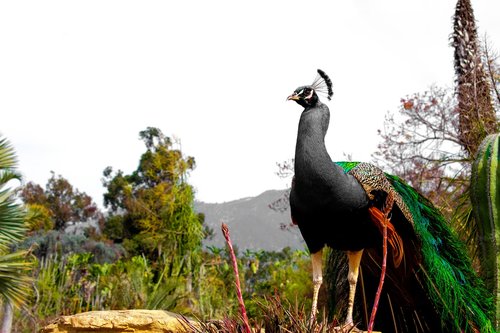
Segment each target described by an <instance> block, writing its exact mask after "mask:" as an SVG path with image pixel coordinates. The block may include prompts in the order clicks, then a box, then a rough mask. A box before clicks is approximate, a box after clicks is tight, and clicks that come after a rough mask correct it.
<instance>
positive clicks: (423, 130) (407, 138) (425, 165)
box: [373, 86, 470, 215]
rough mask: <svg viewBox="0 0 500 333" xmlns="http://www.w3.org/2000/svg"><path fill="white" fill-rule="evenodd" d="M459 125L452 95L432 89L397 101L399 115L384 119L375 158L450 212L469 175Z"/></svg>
mask: <svg viewBox="0 0 500 333" xmlns="http://www.w3.org/2000/svg"><path fill="white" fill-rule="evenodd" d="M458 123H459V116H458V112H457V109H456V107H455V100H454V97H453V93H452V92H451V91H450V90H446V89H442V88H438V87H436V86H432V87H430V89H429V90H428V91H426V92H425V93H423V94H419V93H417V94H413V95H411V96H408V97H406V98H403V99H401V105H400V108H399V111H398V112H397V113H396V114H394V113H388V114H387V115H386V117H385V122H384V128H383V130H379V131H378V134H379V136H380V137H381V139H382V141H381V143H380V144H379V145H378V151H376V152H375V153H374V154H373V157H374V159H375V160H376V162H377V164H381V167H382V168H383V169H385V170H386V171H388V172H391V173H393V174H395V175H397V176H399V177H401V178H403V179H404V180H405V181H407V182H408V183H409V184H410V185H411V186H413V187H414V188H415V189H417V190H418V191H419V192H421V193H422V194H424V195H425V196H426V197H428V198H429V199H430V200H431V201H433V202H434V203H435V204H437V205H438V206H439V207H441V209H442V210H443V211H446V210H448V213H451V211H452V209H451V207H449V204H450V202H451V201H450V199H451V198H456V197H458V196H459V195H460V194H462V193H463V191H464V184H466V182H467V179H468V176H469V173H470V165H469V162H470V161H469V158H468V156H467V155H466V152H465V150H463V149H462V143H461V140H460V138H459V132H458ZM465 187H466V186H465ZM448 215H449V214H448Z"/></svg>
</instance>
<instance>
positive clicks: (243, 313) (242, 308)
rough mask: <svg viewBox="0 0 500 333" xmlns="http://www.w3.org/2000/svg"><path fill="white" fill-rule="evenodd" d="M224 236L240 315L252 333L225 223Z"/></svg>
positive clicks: (247, 331)
mask: <svg viewBox="0 0 500 333" xmlns="http://www.w3.org/2000/svg"><path fill="white" fill-rule="evenodd" d="M221 229H222V234H223V235H224V238H225V239H226V243H227V246H228V248H229V255H230V257H231V263H232V265H233V271H234V275H235V285H236V296H237V297H238V302H239V304H240V313H241V317H242V318H243V324H244V327H245V330H246V333H252V330H251V329H250V324H249V323H248V317H247V310H246V308H245V303H244V302H243V296H242V294H241V286H240V275H239V273H238V263H237V262H236V255H235V254H234V249H233V244H232V243H231V238H230V237H229V228H228V227H227V225H226V224H225V223H222V227H221Z"/></svg>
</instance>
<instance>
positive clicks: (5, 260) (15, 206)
mask: <svg viewBox="0 0 500 333" xmlns="http://www.w3.org/2000/svg"><path fill="white" fill-rule="evenodd" d="M16 164H17V161H16V157H15V153H14V149H13V148H12V146H10V144H9V143H8V142H7V141H6V140H5V139H3V138H2V139H0V300H1V301H2V302H3V308H4V320H3V326H2V332H10V327H11V324H12V314H13V306H14V305H16V306H19V305H21V304H23V303H24V302H25V301H26V298H27V295H28V293H29V290H30V279H29V278H28V275H27V273H28V272H29V269H30V267H31V262H30V260H29V259H28V258H27V254H28V253H27V251H16V252H13V253H12V252H11V251H10V246H11V245H12V244H13V243H15V242H19V241H20V240H21V239H22V238H23V237H24V234H25V232H26V229H25V227H24V218H25V211H24V209H23V207H22V206H21V205H20V204H19V203H18V202H17V201H16V196H15V191H13V190H11V189H10V188H8V187H7V186H9V185H10V184H12V183H11V181H16V180H20V179H21V176H20V175H19V173H17V171H16Z"/></svg>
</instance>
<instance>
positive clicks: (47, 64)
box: [0, 0, 500, 206]
mask: <svg viewBox="0 0 500 333" xmlns="http://www.w3.org/2000/svg"><path fill="white" fill-rule="evenodd" d="M455 4H456V2H455V1H451V0H441V1H435V0H419V1H407V0H387V1H384V0H380V1H370V0H351V1H334V0H330V1H295V0H288V1H279V0H276V1H262V0H253V1H229V0H228V1H219V0H211V1H196V0H193V1H166V0H165V1H126V0H116V1H103V0H99V1H92V0H91V1H69V0H63V1H39V0H38V1H2V2H0V114H1V115H2V117H1V119H2V121H1V123H0V135H1V136H3V137H5V138H7V139H8V140H9V141H10V142H11V144H12V145H13V147H14V148H15V150H16V152H17V156H18V166H19V171H20V172H21V173H22V175H23V177H24V181H25V182H28V181H33V182H35V183H38V184H40V185H42V186H44V185H45V184H46V182H47V180H48V179H49V177H50V176H51V173H50V172H51V171H54V172H55V173H56V174H57V175H62V176H63V177H64V178H66V179H68V180H69V181H70V183H71V184H72V185H73V186H74V187H76V188H78V190H80V191H81V192H86V193H87V194H89V195H91V196H92V197H93V199H94V201H95V202H96V203H97V204H99V205H100V206H102V194H103V193H104V190H105V189H104V188H103V186H102V184H101V178H102V172H103V170H104V169H105V168H106V167H108V166H111V167H112V168H113V169H114V170H123V171H124V172H125V173H130V172H132V171H133V170H135V169H136V168H137V165H138V162H139V158H140V156H141V154H142V153H143V152H144V151H145V146H144V144H143V142H142V141H140V140H139V132H140V131H141V130H144V129H146V128H147V127H148V126H152V127H158V128H160V129H161V130H162V132H163V133H164V134H165V135H166V136H169V137H174V138H176V139H177V140H178V141H179V142H180V145H181V149H182V151H183V152H184V153H185V154H186V155H189V156H193V157H194V158H195V160H196V168H195V170H193V171H192V172H191V174H190V177H189V179H188V181H189V183H190V184H192V185H193V186H194V188H195V190H196V199H197V200H200V201H205V202H224V201H230V200H234V199H239V198H243V197H248V196H255V195H258V194H260V193H261V192H263V191H265V190H268V189H280V188H285V187H287V186H288V183H289V180H284V179H280V178H279V177H278V176H276V171H277V166H276V163H277V162H282V161H285V160H288V159H290V158H292V157H293V154H294V150H295V140H296V134H297V125H298V120H299V117H300V112H301V107H300V106H299V105H297V104H296V103H293V102H286V97H287V96H288V95H290V94H291V93H292V92H293V90H294V89H295V88H297V87H298V86H301V85H306V84H310V83H312V81H313V80H314V78H315V76H316V69H317V68H321V69H323V70H324V71H325V72H326V73H327V74H328V75H329V76H330V77H331V79H332V81H333V90H334V96H333V99H332V101H331V102H328V103H327V104H328V106H329V107H330V111H331V122H330V129H329V132H328V135H327V137H326V145H327V148H328V151H329V152H330V155H331V157H332V159H334V160H343V159H345V155H346V154H348V155H350V156H352V158H353V159H354V160H361V161H370V160H371V154H372V153H373V152H374V151H375V150H376V147H377V144H378V142H379V141H380V140H379V138H378V136H377V130H378V129H381V128H382V126H383V120H384V115H385V114H386V112H388V111H392V112H394V111H397V109H398V105H399V101H400V99H401V98H402V97H405V96H407V95H411V94H413V93H417V92H424V91H425V90H427V89H428V88H429V86H430V85H432V84H435V85H438V86H442V87H453V81H454V72H453V49H452V48H451V47H450V46H449V36H450V33H451V28H452V15H453V13H454V7H455ZM472 5H473V8H474V11H475V12H474V13H475V17H476V20H477V25H478V29H479V30H478V32H479V35H480V36H484V35H485V34H486V35H487V36H488V39H489V41H490V44H491V45H492V47H493V49H495V50H499V51H500V23H499V21H498V13H500V1H491V0H478V1H472Z"/></svg>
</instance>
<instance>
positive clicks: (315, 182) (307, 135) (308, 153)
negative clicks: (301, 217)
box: [295, 102, 343, 187]
mask: <svg viewBox="0 0 500 333" xmlns="http://www.w3.org/2000/svg"><path fill="white" fill-rule="evenodd" d="M329 122H330V111H329V110H328V107H327V106H326V105H325V104H322V103H321V102H319V103H317V104H316V105H315V106H314V107H309V108H305V109H304V111H303V112H302V115H301V117H300V122H299V130H298V135H297V145H296V147H295V178H296V182H299V184H300V183H302V185H303V186H316V187H318V186H322V185H324V184H328V185H330V184H331V181H334V178H335V175H336V174H338V173H343V170H342V169H341V168H340V167H338V166H337V165H335V164H334V163H332V160H331V158H330V155H329V154H328V151H327V149H326V146H325V135H326V132H327V131H328V125H329ZM325 177H328V179H325Z"/></svg>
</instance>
